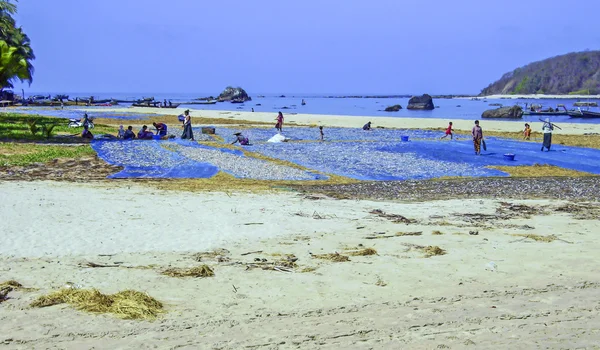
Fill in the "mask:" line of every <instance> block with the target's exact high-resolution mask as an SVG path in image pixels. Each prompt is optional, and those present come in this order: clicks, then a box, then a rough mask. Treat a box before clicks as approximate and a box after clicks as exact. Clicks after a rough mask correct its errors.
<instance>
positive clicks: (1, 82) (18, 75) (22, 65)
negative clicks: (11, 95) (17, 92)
mask: <svg viewBox="0 0 600 350" xmlns="http://www.w3.org/2000/svg"><path fill="white" fill-rule="evenodd" d="M17 51H18V49H17V48H16V47H11V46H9V45H8V44H7V43H6V42H5V41H3V40H0V88H1V89H4V88H12V87H13V84H12V82H13V81H14V80H15V79H18V80H20V81H21V82H23V81H30V79H31V75H30V72H29V68H28V62H27V60H26V59H25V58H23V57H22V56H21V55H19V54H18V53H17Z"/></svg>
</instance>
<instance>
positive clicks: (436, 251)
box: [402, 243, 447, 258]
mask: <svg viewBox="0 0 600 350" xmlns="http://www.w3.org/2000/svg"><path fill="white" fill-rule="evenodd" d="M402 244H403V245H405V246H407V247H408V250H412V249H415V250H418V251H420V252H422V253H424V254H425V256H424V257H425V258H430V257H432V256H437V255H446V253H447V252H446V251H445V250H444V249H442V248H440V247H438V246H436V245H430V246H422V245H418V244H412V243H402Z"/></svg>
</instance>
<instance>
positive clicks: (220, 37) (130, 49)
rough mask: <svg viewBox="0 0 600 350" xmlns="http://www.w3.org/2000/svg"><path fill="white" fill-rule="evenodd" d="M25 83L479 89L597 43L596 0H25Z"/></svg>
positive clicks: (89, 87)
mask: <svg viewBox="0 0 600 350" xmlns="http://www.w3.org/2000/svg"><path fill="white" fill-rule="evenodd" d="M18 11H19V13H18V15H17V16H16V19H17V21H18V24H19V25H21V26H22V27H23V29H24V30H25V32H26V33H27V34H28V35H29V37H30V39H31V42H32V47H33V49H34V52H35V55H36V57H37V58H36V60H35V61H34V66H35V75H34V79H33V84H31V86H28V85H27V84H24V85H22V84H17V85H16V86H15V88H16V89H15V90H16V91H20V90H21V88H24V89H25V91H26V93H30V92H51V93H66V92H71V93H74V92H139V93H144V92H148V93H151V92H154V93H167V92H171V93H200V92H207V93H213V94H218V93H219V92H220V91H222V90H223V89H224V88H225V87H226V86H228V85H233V86H241V87H243V88H244V89H245V90H247V91H249V92H254V93H258V92H262V93H279V92H282V93H284V92H288V93H291V92H298V93H338V94H355V93H362V94H368V93H386V94H417V93H430V94H460V93H473V94H475V93H479V92H480V91H481V89H482V88H484V87H486V86H487V85H488V84H490V83H492V82H493V81H495V80H497V79H499V78H500V77H501V76H502V74H504V73H506V72H508V71H512V70H513V69H515V68H517V67H519V66H523V65H525V64H527V63H530V62H533V61H537V60H541V59H545V58H548V57H552V56H556V55H560V54H564V53H568V52H573V51H583V50H586V49H590V50H596V49H598V48H599V47H598V45H599V44H600V30H598V29H597V22H598V21H596V20H594V19H593V18H592V17H587V15H586V14H592V15H593V16H596V17H597V16H598V14H599V13H600V1H598V0H579V1H576V2H575V1H574V2H567V1H564V0H518V1H517V0H487V1H486V0H483V1H482V0H478V1H471V0H464V1H461V0H455V1H447V0H429V1H412V0H403V1H401V0H369V1H366V0H302V1H286V0H254V1H248V0H243V1H241V0H228V1H205V0H170V1H164V0H162V1H158V0H85V1H81V0H52V1H46V0H44V1H40V0H20V1H19V2H18Z"/></svg>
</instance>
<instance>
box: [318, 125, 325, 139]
mask: <svg viewBox="0 0 600 350" xmlns="http://www.w3.org/2000/svg"><path fill="white" fill-rule="evenodd" d="M319 132H320V133H321V141H323V138H324V137H325V134H323V126H322V125H321V126H319Z"/></svg>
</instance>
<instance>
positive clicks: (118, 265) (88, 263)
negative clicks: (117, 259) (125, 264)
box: [85, 261, 122, 267]
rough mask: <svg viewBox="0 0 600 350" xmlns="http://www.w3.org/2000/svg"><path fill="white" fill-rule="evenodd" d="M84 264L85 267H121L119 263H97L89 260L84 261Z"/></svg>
mask: <svg viewBox="0 0 600 350" xmlns="http://www.w3.org/2000/svg"><path fill="white" fill-rule="evenodd" d="M85 266H87V267H122V265H121V264H117V263H115V264H98V263H95V262H91V261H86V262H85Z"/></svg>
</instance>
